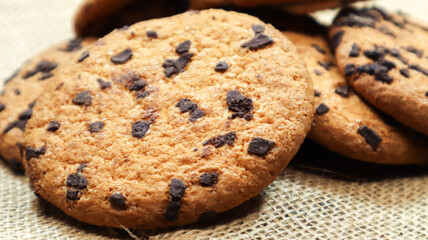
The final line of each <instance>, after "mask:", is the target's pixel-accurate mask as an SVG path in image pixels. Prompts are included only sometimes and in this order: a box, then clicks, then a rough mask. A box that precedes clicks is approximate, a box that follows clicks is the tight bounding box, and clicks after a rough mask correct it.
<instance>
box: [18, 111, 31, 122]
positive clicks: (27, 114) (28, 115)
mask: <svg viewBox="0 0 428 240" xmlns="http://www.w3.org/2000/svg"><path fill="white" fill-rule="evenodd" d="M32 115H33V109H32V108H29V109H27V110H25V111H23V112H22V113H21V114H19V116H18V118H19V120H25V119H30V118H31V116H32Z"/></svg>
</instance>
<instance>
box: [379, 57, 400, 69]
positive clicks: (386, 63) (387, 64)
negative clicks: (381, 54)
mask: <svg viewBox="0 0 428 240" xmlns="http://www.w3.org/2000/svg"><path fill="white" fill-rule="evenodd" d="M377 63H379V64H380V65H382V66H385V67H387V68H388V70H391V69H393V68H396V67H397V65H396V64H395V63H393V62H391V61H388V60H386V59H380V60H378V61H377Z"/></svg>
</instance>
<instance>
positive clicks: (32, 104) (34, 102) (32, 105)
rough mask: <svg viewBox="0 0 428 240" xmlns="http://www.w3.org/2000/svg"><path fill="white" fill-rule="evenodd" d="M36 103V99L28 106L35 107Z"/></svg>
mask: <svg viewBox="0 0 428 240" xmlns="http://www.w3.org/2000/svg"><path fill="white" fill-rule="evenodd" d="M34 105H36V101H32V102H30V103H29V104H28V108H31V109H32V108H33V107H34Z"/></svg>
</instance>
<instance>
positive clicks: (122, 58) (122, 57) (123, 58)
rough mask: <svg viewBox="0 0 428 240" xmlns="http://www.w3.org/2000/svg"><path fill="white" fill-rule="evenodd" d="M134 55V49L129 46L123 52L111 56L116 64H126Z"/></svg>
mask: <svg viewBox="0 0 428 240" xmlns="http://www.w3.org/2000/svg"><path fill="white" fill-rule="evenodd" d="M132 55H133V54H132V49H130V48H127V49H125V50H123V51H122V52H120V53H118V54H116V55H114V56H112V57H111V58H110V60H111V62H112V63H114V64H124V63H126V62H127V61H128V60H130V59H131V58H132Z"/></svg>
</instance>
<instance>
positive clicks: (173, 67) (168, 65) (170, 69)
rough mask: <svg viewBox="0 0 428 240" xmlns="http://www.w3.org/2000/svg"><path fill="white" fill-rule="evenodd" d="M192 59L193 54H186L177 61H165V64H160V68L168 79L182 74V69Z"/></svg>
mask: <svg viewBox="0 0 428 240" xmlns="http://www.w3.org/2000/svg"><path fill="white" fill-rule="evenodd" d="M192 57H193V53H190V52H187V53H184V54H182V55H181V56H180V57H179V58H178V59H177V60H171V59H167V60H165V62H164V63H163V64H162V67H163V68H164V69H165V71H164V73H165V76H166V77H167V78H169V77H171V76H172V75H174V74H178V73H181V72H184V68H185V67H186V65H187V64H188V63H189V62H190V59H192Z"/></svg>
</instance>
